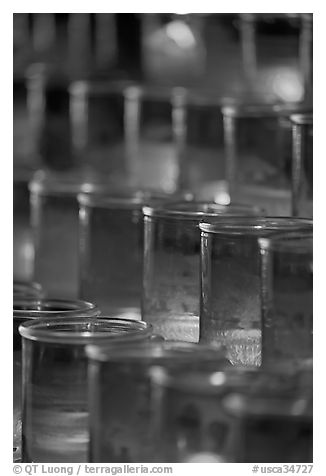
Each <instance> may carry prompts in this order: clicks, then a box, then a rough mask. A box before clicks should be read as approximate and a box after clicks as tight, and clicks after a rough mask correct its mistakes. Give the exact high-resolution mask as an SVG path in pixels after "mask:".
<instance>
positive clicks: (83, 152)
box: [69, 80, 130, 180]
mask: <svg viewBox="0 0 326 476" xmlns="http://www.w3.org/2000/svg"><path fill="white" fill-rule="evenodd" d="M128 84H130V81H129V82H128V81H104V80H88V81H75V82H73V83H72V84H71V86H70V88H69V93H70V119H71V127H72V143H73V151H74V155H75V159H76V162H77V163H78V164H79V166H80V167H82V168H85V169H90V170H95V171H96V173H99V174H102V175H105V176H110V178H111V179H113V180H114V178H115V177H119V178H121V177H124V176H125V175H126V173H127V164H126V159H125V144H124V139H125V137H124V135H125V131H124V120H125V118H124V90H125V88H126V87H127V85H128Z"/></svg>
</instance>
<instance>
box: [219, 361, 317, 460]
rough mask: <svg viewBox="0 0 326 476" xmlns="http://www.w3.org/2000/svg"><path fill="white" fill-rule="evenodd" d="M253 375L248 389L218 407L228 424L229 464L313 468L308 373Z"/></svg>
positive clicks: (226, 398)
mask: <svg viewBox="0 0 326 476" xmlns="http://www.w3.org/2000/svg"><path fill="white" fill-rule="evenodd" d="M274 368H275V367H274ZM258 375H259V378H257V381H256V382H254V384H252V385H251V387H250V389H247V390H246V391H245V392H243V391H242V392H237V391H235V392H232V393H230V394H228V395H227V396H226V397H225V399H224V401H223V409H224V411H225V412H226V413H227V415H228V417H229V418H231V419H232V420H233V423H232V436H231V438H230V440H231V442H230V448H231V451H230V461H231V462H234V463H255V464H256V463H312V461H313V453H312V452H313V407H312V401H313V395H312V390H313V387H312V371H311V370H306V371H302V370H301V371H296V372H291V373H281V374H277V373H271V372H267V373H266V372H264V373H261V374H260V373H259V374H258Z"/></svg>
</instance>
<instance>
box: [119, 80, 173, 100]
mask: <svg viewBox="0 0 326 476" xmlns="http://www.w3.org/2000/svg"><path fill="white" fill-rule="evenodd" d="M175 89H176V87H175V86H160V85H157V86H155V85H154V86H153V85H150V84H146V83H134V84H130V85H129V86H127V87H126V88H125V89H124V91H123V93H124V96H125V98H126V99H127V100H128V99H129V100H153V101H155V100H156V101H166V102H171V101H172V97H173V94H174V92H175ZM181 89H182V88H180V90H181Z"/></svg>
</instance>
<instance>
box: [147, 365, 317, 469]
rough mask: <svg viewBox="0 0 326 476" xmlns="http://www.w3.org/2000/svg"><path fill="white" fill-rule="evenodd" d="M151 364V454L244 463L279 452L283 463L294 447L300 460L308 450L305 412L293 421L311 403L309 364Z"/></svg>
mask: <svg viewBox="0 0 326 476" xmlns="http://www.w3.org/2000/svg"><path fill="white" fill-rule="evenodd" d="M155 370H156V369H154V371H152V372H151V379H152V386H153V395H154V396H155V400H154V401H155V408H156V420H155V422H154V429H153V434H154V438H155V439H156V441H157V442H158V451H157V460H159V461H164V462H170V463H171V462H173V463H234V462H236V463H244V462H269V461H273V462H278V459H277V458H278V457H280V458H281V461H282V462H283V461H284V462H286V461H288V460H287V459H286V457H287V456H288V457H289V460H290V461H291V462H292V461H293V462H298V459H295V458H298V456H299V457H300V452H301V451H302V455H301V456H302V458H303V459H302V460H300V461H305V459H304V457H305V456H304V455H308V454H309V451H311V437H312V432H311V429H312V426H311V425H312V419H311V414H310V415H309V416H308V418H306V421H305V422H303V424H302V420H301V416H304V418H305V417H306V408H307V406H309V405H311V391H312V381H311V377H312V374H311V371H310V370H308V371H304V372H303V371H300V372H299V371H297V370H294V369H284V368H282V367H281V368H275V367H274V368H273V369H268V370H264V372H262V371H261V370H259V369H257V368H256V370H255V369H252V368H248V367H245V368H234V367H233V368H231V369H230V368H227V369H221V368H220V369H218V368H216V369H215V370H213V371H212V370H207V369H206V370H205V369H204V370H201V371H198V370H197V371H193V370H192V369H189V370H184V369H183V370H180V369H177V370H175V369H163V370H162V369H161V371H160V372H157V371H155ZM154 390H156V392H155V393H154ZM249 409H250V410H249ZM246 410H247V412H246ZM309 411H311V408H310V409H309ZM241 413H242V415H243V416H244V415H245V416H246V417H247V420H246V423H247V425H245V424H244V421H245V419H244V418H243V419H241V418H240V415H241ZM242 415H241V416H242ZM265 425H266V426H265ZM278 425H279V426H278ZM286 425H289V431H287V426H286ZM307 430H308V431H307ZM300 432H301V434H300ZM296 443H297V444H298V446H296ZM304 444H306V448H303V446H304ZM268 457H269V458H271V459H268ZM308 460H309V457H308Z"/></svg>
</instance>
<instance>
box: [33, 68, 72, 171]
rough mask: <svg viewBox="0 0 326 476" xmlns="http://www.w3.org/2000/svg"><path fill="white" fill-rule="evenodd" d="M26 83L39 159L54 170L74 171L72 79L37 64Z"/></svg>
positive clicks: (34, 141) (35, 149)
mask: <svg viewBox="0 0 326 476" xmlns="http://www.w3.org/2000/svg"><path fill="white" fill-rule="evenodd" d="M26 84H27V110H28V115H29V128H30V133H31V137H32V139H31V140H32V147H33V153H34V155H35V157H36V160H37V161H40V162H41V163H42V164H43V166H45V167H49V168H50V169H54V170H67V169H69V168H72V167H73V165H74V162H73V160H74V158H73V155H72V150H71V128H70V120H69V92H68V84H69V81H68V78H67V77H66V75H65V74H64V73H63V72H62V71H59V70H58V69H57V70H56V69H55V67H54V66H49V65H46V64H44V63H37V64H33V65H31V66H30V67H29V68H28V70H27V74H26Z"/></svg>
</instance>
